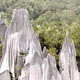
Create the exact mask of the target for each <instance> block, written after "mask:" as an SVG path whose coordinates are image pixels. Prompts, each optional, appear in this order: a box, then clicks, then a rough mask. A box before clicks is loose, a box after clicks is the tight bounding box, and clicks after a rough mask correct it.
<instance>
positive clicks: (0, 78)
mask: <svg viewBox="0 0 80 80" xmlns="http://www.w3.org/2000/svg"><path fill="white" fill-rule="evenodd" d="M0 80H11V76H10V73H9V71H5V72H3V73H2V74H0Z"/></svg>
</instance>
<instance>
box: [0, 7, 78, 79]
mask: <svg viewBox="0 0 80 80" xmlns="http://www.w3.org/2000/svg"><path fill="white" fill-rule="evenodd" d="M1 29H2V30H3V32H4V31H5V30H6V29H3V28H1ZM1 33H2V32H1ZM1 33H0V34H1ZM21 53H22V54H25V55H23V56H22V55H21ZM24 56H25V57H24ZM59 63H60V72H59V71H58V69H57V67H56V60H55V57H54V56H51V55H50V54H48V51H47V49H46V47H44V49H43V51H42V50H41V46H40V42H39V40H38V38H37V37H36V35H35V33H34V30H33V28H32V26H31V24H30V20H29V13H28V11H27V10H25V9H19V10H16V9H15V10H14V12H13V18H12V24H11V26H10V27H8V28H7V30H6V35H5V45H4V47H3V56H2V59H1V65H0V80H13V79H15V80H17V79H18V80H80V73H79V71H78V68H77V62H76V50H75V46H74V43H73V42H70V41H69V37H68V34H67V35H66V38H65V41H64V43H63V46H62V51H61V54H60V61H59ZM20 71H21V75H20V73H19V72H20ZM11 76H12V78H13V79H12V78H11Z"/></svg>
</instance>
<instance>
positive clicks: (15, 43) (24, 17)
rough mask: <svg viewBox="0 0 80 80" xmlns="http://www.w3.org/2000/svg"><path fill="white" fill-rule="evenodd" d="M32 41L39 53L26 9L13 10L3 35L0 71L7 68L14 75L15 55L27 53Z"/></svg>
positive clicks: (37, 42) (39, 49)
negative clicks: (9, 23)
mask: <svg viewBox="0 0 80 80" xmlns="http://www.w3.org/2000/svg"><path fill="white" fill-rule="evenodd" d="M32 42H33V46H35V51H37V52H38V54H39V55H40V54H41V46H40V43H39V40H38V39H37V37H36V35H35V34H34V30H33V28H32V26H31V24H30V20H29V13H28V11H27V10H25V9H20V10H14V12H13V18H12V24H11V26H10V27H8V29H7V31H6V35H5V45H4V49H3V57H2V60H1V67H0V73H2V72H4V71H6V70H8V71H9V72H11V73H12V76H13V77H15V75H16V74H15V73H16V72H15V70H16V69H15V66H16V63H17V57H18V56H19V55H20V54H19V53H20V52H23V53H26V54H28V52H29V49H30V45H31V43H32Z"/></svg>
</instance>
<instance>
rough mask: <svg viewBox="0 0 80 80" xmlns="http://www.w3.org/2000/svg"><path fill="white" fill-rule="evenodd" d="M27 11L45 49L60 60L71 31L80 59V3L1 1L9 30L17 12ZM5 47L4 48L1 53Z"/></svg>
mask: <svg viewBox="0 0 80 80" xmlns="http://www.w3.org/2000/svg"><path fill="white" fill-rule="evenodd" d="M19 8H25V9H27V10H28V11H29V14H30V21H31V24H32V26H33V28H34V30H35V33H36V35H37V36H38V37H39V39H40V43H41V47H42V49H43V47H44V46H46V48H47V50H48V52H49V53H50V54H52V55H55V57H56V60H58V56H59V53H60V51H61V47H62V44H63V41H64V38H65V35H66V32H67V31H69V36H70V39H71V40H73V41H74V43H75V47H76V52H77V56H80V0H0V14H1V15H2V19H3V20H4V21H5V23H6V25H7V26H8V27H9V26H10V23H11V19H12V12H13V9H19ZM1 52H2V46H1V45H0V54H1Z"/></svg>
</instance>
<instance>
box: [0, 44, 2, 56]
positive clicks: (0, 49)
mask: <svg viewBox="0 0 80 80" xmlns="http://www.w3.org/2000/svg"><path fill="white" fill-rule="evenodd" d="M1 55H2V45H1V44H0V56H1Z"/></svg>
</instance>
